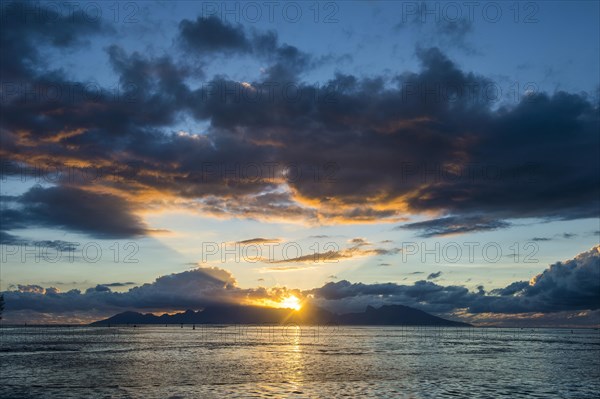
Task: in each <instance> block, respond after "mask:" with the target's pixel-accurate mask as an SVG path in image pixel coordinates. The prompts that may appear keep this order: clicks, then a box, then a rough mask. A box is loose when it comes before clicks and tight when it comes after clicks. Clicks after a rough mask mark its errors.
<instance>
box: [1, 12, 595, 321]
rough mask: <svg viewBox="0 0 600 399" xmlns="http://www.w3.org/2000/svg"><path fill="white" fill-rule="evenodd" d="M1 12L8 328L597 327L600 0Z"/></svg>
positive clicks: (3, 240) (3, 279)
mask: <svg viewBox="0 0 600 399" xmlns="http://www.w3.org/2000/svg"><path fill="white" fill-rule="evenodd" d="M1 10H2V14H1V18H2V25H1V27H0V30H1V31H2V32H1V33H2V34H1V39H0V41H1V43H0V44H1V46H0V47H1V49H0V52H1V62H0V72H1V86H0V94H1V98H0V101H1V104H2V113H1V115H0V117H1V127H0V161H1V171H0V184H1V186H0V195H1V197H0V200H1V201H0V212H1V213H0V221H1V226H0V249H1V251H2V252H1V253H0V257H1V259H0V267H1V268H0V291H3V292H4V296H5V301H6V310H5V313H4V315H3V319H4V320H5V321H6V322H16V323H17V322H18V323H20V322H29V323H35V322H44V323H46V322H50V323H53V322H88V321H92V320H96V319H98V318H101V317H106V316H110V315H112V314H114V313H117V312H120V311H124V310H138V311H143V312H165V311H166V312H173V311H181V310H186V309H201V308H203V307H205V306H208V305H210V304H214V303H239V304H248V305H268V306H278V304H282V303H285V301H286V298H289V297H290V296H291V295H294V296H296V297H298V298H301V299H302V300H303V301H311V302H314V303H315V304H317V305H318V306H322V307H325V308H327V309H329V310H332V311H335V312H345V311H361V310H364V309H365V307H366V306H367V305H374V306H379V305H382V304H404V305H408V306H413V307H416V308H419V309H422V310H425V311H428V312H431V313H434V314H436V315H441V316H444V317H448V318H452V319H455V320H464V321H469V322H473V323H476V324H481V325H522V324H526V325H540V326H542V325H548V326H598V325H599V324H600V311H599V310H598V309H599V307H600V249H599V246H598V245H599V237H600V219H599V216H600V190H599V186H598V181H600V139H599V122H600V117H599V107H600V39H599V37H600V35H599V33H600V8H599V4H598V2H593V1H583V2H558V1H556V2H555V1H548V2H546V1H545V2H477V3H476V4H475V3H473V4H472V3H469V2H466V3H462V2H424V3H422V2H403V1H394V2H392V1H390V2H386V1H368V2H358V1H357V2H318V3H317V2H314V3H312V2H311V3H309V2H278V1H275V2H272V3H262V2H258V3H253V2H250V3H245V2H195V1H181V2H177V1H175V2H163V1H143V2H135V1H134V2H117V3H103V2H78V3H76V4H74V3H64V2H18V3H12V2H3V3H2V9H1ZM574 21H576V23H574Z"/></svg>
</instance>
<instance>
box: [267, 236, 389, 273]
mask: <svg viewBox="0 0 600 399" xmlns="http://www.w3.org/2000/svg"><path fill="white" fill-rule="evenodd" d="M349 243H350V244H351V246H350V247H348V248H344V249H332V250H329V251H326V252H315V253H312V254H309V255H301V256H297V257H293V258H286V259H275V260H271V261H270V262H269V263H275V264H283V263H303V264H317V263H324V264H327V263H337V262H338V261H340V260H346V259H352V258H360V257H364V256H373V255H393V254H397V253H398V252H400V249H399V248H392V249H385V248H364V247H369V246H372V245H373V244H371V243H369V242H368V241H366V240H364V239H362V238H354V239H351V240H349ZM326 246H327V245H326ZM329 247H337V244H333V243H330V245H329ZM299 269H302V267H301V266H292V267H290V266H271V267H267V268H264V269H263V271H283V270H299Z"/></svg>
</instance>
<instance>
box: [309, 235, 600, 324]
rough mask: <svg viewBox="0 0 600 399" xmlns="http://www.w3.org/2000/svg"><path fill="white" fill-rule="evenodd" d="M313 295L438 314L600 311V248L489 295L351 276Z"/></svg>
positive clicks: (330, 301)
mask: <svg viewBox="0 0 600 399" xmlns="http://www.w3.org/2000/svg"><path fill="white" fill-rule="evenodd" d="M439 274H440V273H439V272H438V273H433V275H439ZM430 276H432V275H430ZM311 293H312V294H313V295H314V296H315V299H316V302H317V303H319V304H321V305H322V306H326V307H330V308H333V309H337V310H344V311H349V310H358V309H364V308H365V307H366V306H367V305H368V304H371V305H380V304H392V303H399V304H403V305H407V306H413V307H416V308H420V309H423V310H425V311H430V312H435V313H449V312H453V311H457V310H458V309H465V312H468V313H471V314H479V313H494V314H518V313H531V312H536V313H552V312H561V311H570V312H573V311H581V310H596V309H599V308H600V246H596V247H594V248H592V249H591V250H589V251H586V252H583V253H581V254H579V255H577V256H576V257H575V258H574V259H571V260H568V261H564V262H556V263H554V264H552V265H550V267H549V268H547V269H546V270H545V271H544V272H542V273H541V274H539V275H537V276H535V277H533V278H532V279H531V281H530V282H526V281H517V282H513V283H511V284H509V285H508V286H506V287H504V288H501V289H495V290H492V291H490V292H487V293H486V292H485V291H484V290H483V287H480V288H479V289H478V291H477V292H471V291H469V290H468V289H467V288H464V287H459V286H441V285H438V284H435V283H433V282H429V281H417V282H415V283H414V285H412V286H409V285H398V284H395V283H384V284H364V283H350V282H349V281H346V280H343V281H339V282H335V283H327V284H325V285H324V286H322V287H320V288H316V289H314V290H312V291H311Z"/></svg>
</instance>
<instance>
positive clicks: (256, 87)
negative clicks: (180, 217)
mask: <svg viewBox="0 0 600 399" xmlns="http://www.w3.org/2000/svg"><path fill="white" fill-rule="evenodd" d="M40 7H43V6H41V5H40ZM217 22H218V21H213V20H210V19H209V20H196V21H187V22H185V23H182V25H180V31H179V34H180V36H179V39H181V40H187V39H184V38H188V39H194V38H195V39H197V41H198V43H200V44H198V45H199V46H200V47H202V48H204V50H202V51H200V50H198V51H197V53H198V54H197V56H198V57H200V59H204V58H202V57H203V52H206V51H209V50H210V51H213V52H214V51H216V49H217V48H225V49H230V50H231V51H233V50H236V51H242V53H244V54H247V55H249V56H253V57H257V58H259V59H260V60H261V61H263V62H266V63H267V66H266V67H265V71H264V73H263V74H262V75H260V76H259V78H257V79H256V80H255V81H250V82H237V81H234V80H232V79H230V78H228V77H226V76H211V77H207V79H208V81H207V82H206V84H203V85H200V86H198V85H197V84H194V78H197V77H198V75H199V74H201V72H198V71H197V68H190V67H189V66H186V64H185V63H183V62H181V60H180V59H178V58H177V54H172V55H165V56H162V57H152V56H147V55H145V54H142V53H140V52H135V51H126V50H124V49H123V48H121V47H119V46H117V45H112V46H108V47H107V49H106V55H107V57H108V61H109V63H110V65H111V66H112V68H113V70H114V72H115V74H116V75H117V77H118V79H119V82H120V86H121V89H122V92H121V93H120V94H121V96H120V97H119V98H118V99H115V98H114V94H113V93H111V92H110V90H108V89H107V88H102V87H95V88H91V87H85V88H83V89H82V91H81V92H80V93H79V96H78V97H77V98H76V100H75V101H73V100H71V99H67V98H59V99H57V100H52V101H51V100H48V99H44V98H36V99H34V100H33V101H32V100H31V99H27V98H26V95H25V94H24V92H22V91H17V92H14V93H13V92H11V93H10V95H7V96H3V99H2V105H3V116H2V119H3V120H2V122H3V123H2V135H1V137H0V144H1V145H0V157H1V159H2V161H8V162H20V163H24V164H28V163H30V162H33V161H32V160H35V161H36V162H43V163H50V162H53V161H57V160H58V161H59V162H64V163H66V162H72V163H73V164H74V165H79V166H78V167H79V168H85V167H90V165H92V166H96V165H98V167H103V168H109V169H110V170H111V171H114V172H118V171H122V170H123V169H128V168H129V167H130V165H135V168H133V169H134V172H135V173H132V174H130V175H128V176H127V180H126V181H122V180H117V181H110V182H109V181H107V180H106V179H99V180H97V181H93V182H92V181H86V182H83V183H81V185H80V186H79V187H78V189H79V190H80V191H88V192H89V191H92V189H93V190H94V192H95V193H102V192H110V193H120V194H122V196H121V197H119V198H122V199H119V200H118V201H117V200H107V199H106V198H108V197H103V196H102V195H98V194H93V195H92V194H90V195H91V196H98V198H100V199H104V200H100V201H99V202H98V203H97V205H98V206H107V207H111V206H112V207H113V208H117V209H120V210H121V214H122V215H123V216H124V217H125V219H124V220H125V221H126V222H127V223H129V222H131V223H130V225H129V227H127V226H126V227H121V229H125V230H126V232H122V231H120V230H121V229H119V228H118V227H117V226H115V225H114V224H112V223H110V222H107V221H100V220H98V219H97V218H94V219H93V221H88V222H75V221H74V220H72V219H70V220H68V221H65V222H60V221H59V220H58V219H57V218H56V217H53V216H52V215H50V213H49V210H48V208H47V207H46V206H45V205H43V204H46V200H40V201H41V202H40V201H38V202H39V203H37V205H35V204H36V203H35V202H32V203H27V204H23V205H24V206H30V207H31V206H33V207H34V209H33V210H31V211H32V212H33V211H34V210H35V211H37V212H40V214H39V217H40V220H43V221H45V223H51V224H53V225H57V224H58V225H61V226H64V227H65V228H73V229H75V230H78V231H89V232H91V233H92V234H96V235H102V234H105V235H107V236H108V235H115V234H117V235H119V234H139V233H143V231H145V230H144V229H143V226H142V225H141V224H140V222H139V220H137V219H135V218H134V217H133V216H131V215H130V210H131V209H132V208H133V207H148V208H152V209H159V208H160V207H162V206H169V205H173V204H175V203H176V204H178V206H183V207H185V208H187V209H189V210H191V211H198V212H201V213H205V214H208V215H214V216H218V217H244V218H252V219H258V220H264V219H268V220H271V219H278V220H287V221H290V220H296V221H301V222H308V223H321V224H327V223H338V222H339V223H357V222H360V223H363V222H381V221H392V222H398V221H401V220H406V217H407V216H410V215H413V214H435V215H439V216H437V218H436V219H434V220H431V221H425V222H418V223H409V224H407V225H405V226H404V227H405V228H411V229H417V230H419V231H420V232H422V234H423V235H424V236H436V235H444V234H458V233H467V232H476V231H484V230H492V229H497V228H504V227H508V226H510V223H512V222H509V221H508V220H511V219H518V218H530V217H534V218H541V219H545V220H557V219H577V218H588V217H598V197H599V194H600V189H599V188H598V185H597V184H595V182H597V181H598V180H600V176H599V169H600V168H598V162H599V159H600V154H599V150H598V149H599V147H600V143H599V137H598V134H597V126H598V122H599V116H598V108H597V104H595V103H592V102H590V101H589V100H588V99H587V98H586V97H585V96H583V95H577V94H569V93H565V92H557V93H554V94H552V95H549V94H545V93H532V94H528V95H527V96H525V97H524V98H522V99H521V100H520V101H519V102H518V103H516V104H505V105H503V106H500V107H497V105H498V103H497V102H495V101H494V99H493V98H490V97H489V96H488V95H486V93H487V92H486V90H485V88H486V87H488V86H489V85H491V84H493V83H494V82H492V81H491V80H490V79H488V78H485V77H483V76H480V75H477V74H476V73H473V72H467V71H463V70H461V68H459V66H458V65H456V64H455V63H454V62H453V61H452V60H450V59H448V58H447V57H446V55H445V54H443V53H442V52H441V51H440V50H439V49H437V48H430V49H425V48H419V49H417V52H416V55H417V57H418V59H419V61H420V63H421V68H420V70H419V71H417V72H402V71H397V74H396V75H395V76H394V77H393V78H392V79H388V78H384V77H380V76H367V77H360V78H359V77H356V76H353V75H344V74H336V75H335V76H333V77H332V78H331V79H329V80H328V81H324V83H323V84H322V85H320V86H314V85H310V84H308V83H305V82H303V81H301V80H300V79H298V76H300V75H301V74H302V73H303V71H306V70H307V68H310V67H311V66H312V65H313V64H314V60H313V57H312V56H311V55H310V54H306V53H303V52H302V51H301V50H299V49H298V48H296V47H294V46H292V45H290V44H281V43H279V41H278V38H277V35H276V34H275V33H272V32H267V33H264V32H258V31H252V32H250V33H248V32H247V31H246V30H245V29H243V28H242V27H240V26H237V25H227V24H224V23H222V22H218V24H217ZM11 23H12V22H11ZM219 24H220V25H219ZM67 25H68V24H67ZM11 26H12V25H11ZM76 27H77V24H75V25H71V27H68V26H65V27H60V28H57V29H58V30H57V32H58V33H56V35H59V36H60V37H57V38H53V37H52V34H51V35H50V36H49V38H47V39H40V40H37V37H38V36H39V35H40V33H39V32H44V29H46V28H45V27H43V26H38V25H36V24H33V25H32V24H18V25H15V26H14V31H10V32H7V34H8V35H9V36H10V37H12V36H15V40H16V42H17V43H20V44H19V46H13V45H12V44H11V43H9V45H8V46H6V47H5V46H3V47H2V51H3V52H4V53H3V59H10V60H13V59H15V60H21V61H19V62H17V63H16V64H15V63H12V61H11V63H6V64H5V63H4V62H3V63H2V65H1V66H0V67H1V68H3V69H2V72H3V74H2V76H11V75H10V74H7V73H8V72H10V71H12V72H10V73H13V74H16V73H17V72H15V71H16V70H17V69H18V71H19V72H18V74H19V76H20V77H21V79H22V80H23V81H24V82H25V83H26V84H27V85H33V86H35V85H40V86H42V87H47V86H49V85H51V84H58V85H62V86H69V85H73V84H74V83H76V82H74V81H73V79H72V78H71V77H69V76H68V74H67V73H66V72H65V71H64V70H59V71H55V70H48V68H47V66H46V65H44V63H43V62H41V61H40V60H39V58H36V57H35V54H37V53H38V51H41V49H44V48H46V47H45V46H52V47H54V48H56V47H60V48H62V47H64V46H73V45H76V44H77V42H78V41H80V40H85V38H87V37H88V36H89V35H91V34H96V33H99V32H102V31H103V27H102V26H101V25H100V24H90V25H89V26H88V27H87V28H85V29H82V30H81V31H79V30H77V29H75V28H76ZM196 28H198V29H196ZM2 29H3V38H4V29H6V28H5V26H4V24H3V26H2ZM61 30H66V31H65V33H60V32H61ZM71 30H73V31H76V32H77V35H78V36H73V33H72V32H71ZM213 30H214V31H216V32H223V33H224V36H223V37H219V39H215V40H213V39H210V38H211V37H213V36H210V35H211V34H212V33H210V34H209V33H207V32H213ZM207 35H208V36H207ZM16 36H18V38H17V37H16ZM197 36H199V37H200V38H198V37H197ZM207 38H208V39H207ZM207 40H208V41H207ZM209 42H210V43H212V44H210V45H209V44H208V43H209ZM207 46H208V47H207ZM210 46H214V47H210ZM245 49H248V50H245ZM207 61H208V59H207ZM5 72H6V73H5ZM273 84H275V85H273ZM288 84H292V86H290V87H291V88H292V93H294V95H293V96H292V95H291V94H290V92H289V87H288V86H287V85H288ZM27 87H29V86H27ZM286 90H288V92H286ZM184 120H192V121H194V122H198V123H202V124H206V125H208V127H207V128H206V129H205V130H203V131H201V132H173V131H172V130H174V128H173V126H174V125H176V124H178V123H180V122H182V121H184ZM199 133H201V134H199ZM266 164H270V165H272V164H275V165H276V167H274V173H272V174H270V173H266V170H267V168H265V167H264V165H266ZM290 164H293V165H294V169H295V170H296V171H298V170H299V171H301V172H303V173H297V174H296V175H293V178H291V177H290V176H291V174H290V170H289V168H288V167H286V166H285V165H290ZM207 165H208V166H207ZM236 165H237V167H239V165H259V166H260V167H263V169H262V174H261V175H260V176H259V177H258V178H251V177H249V176H247V175H246V174H244V173H242V172H235V173H234V175H233V176H232V175H231V174H229V175H228V174H227V173H224V172H223V171H231V170H235V168H236ZM315 171H316V172H315ZM317 172H318V173H317ZM55 185H57V186H58V188H56V190H57V192H60V191H61V190H62V188H61V187H62V186H66V185H67V182H65V181H63V180H58V181H56V182H55ZM357 187H360V189H357ZM66 190H67V191H68V190H71V189H66ZM52 192H53V191H48V193H52ZM32 195H33V194H31V195H30V199H31V196H32ZM48 195H49V194H48ZM107 195H108V194H107ZM111 195H112V194H111ZM540 199H543V200H540ZM24 200H25V199H24ZM117 202H119V204H117ZM51 204H52V206H53V207H56V214H57V215H59V214H60V215H64V217H66V218H67V219H68V218H69V217H71V216H72V215H71V213H72V212H75V211H70V210H68V209H62V208H64V207H65V206H66V205H67V204H68V205H69V206H70V205H72V201H71V202H69V201H67V202H65V203H63V202H60V201H52V202H51ZM181 204H183V205H181ZM34 205H35V206H34ZM74 209H78V208H77V207H74ZM111 209H112V208H111ZM86 211H88V209H86ZM6 215H7V216H6V218H7V220H8V225H10V226H12V228H22V227H24V226H25V225H26V224H27V225H28V223H29V222H30V219H29V218H26V219H24V220H25V222H23V221H20V220H18V219H15V218H14V215H12V216H11V215H10V212H9V213H7V214H6ZM26 222H27V223H26ZM17 225H19V226H20V227H17ZM3 228H4V229H5V230H7V231H8V230H9V228H8V227H3ZM102 229H105V230H106V231H105V232H104V233H103V232H102V231H101V230H102ZM5 234H8V233H7V232H6V233H5Z"/></svg>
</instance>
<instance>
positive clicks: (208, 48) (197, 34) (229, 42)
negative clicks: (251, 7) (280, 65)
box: [179, 16, 251, 53]
mask: <svg viewBox="0 0 600 399" xmlns="http://www.w3.org/2000/svg"><path fill="white" fill-rule="evenodd" d="M179 31H180V35H181V38H180V39H181V41H182V44H183V45H184V46H185V47H187V48H188V49H191V50H195V51H199V52H201V53H202V52H206V53H209V52H216V51H240V52H247V51H250V50H251V45H250V42H249V41H248V39H247V38H246V34H245V33H244V29H243V27H242V26H241V25H239V24H238V25H236V26H233V25H231V24H229V23H227V22H222V21H221V20H220V19H219V18H217V17H215V16H211V17H208V18H202V17H198V19H196V20H195V21H190V20H187V19H184V20H183V21H181V22H180V23H179Z"/></svg>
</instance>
